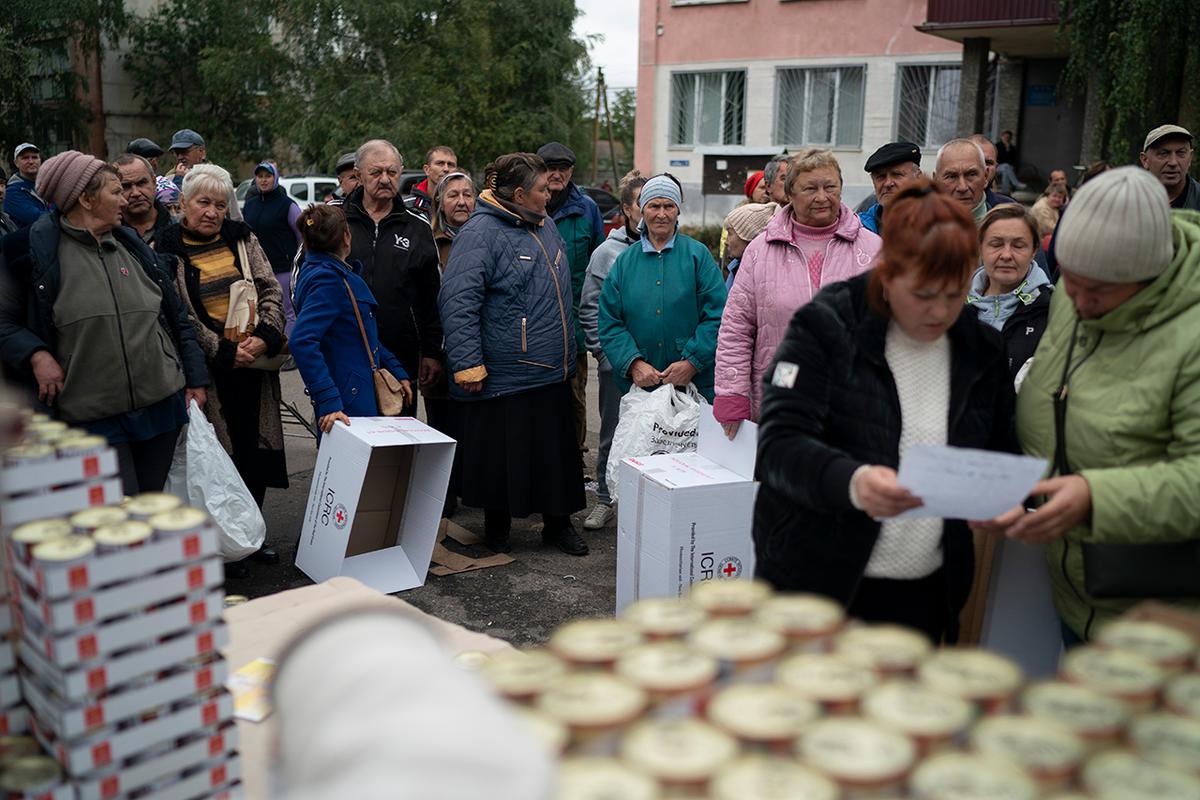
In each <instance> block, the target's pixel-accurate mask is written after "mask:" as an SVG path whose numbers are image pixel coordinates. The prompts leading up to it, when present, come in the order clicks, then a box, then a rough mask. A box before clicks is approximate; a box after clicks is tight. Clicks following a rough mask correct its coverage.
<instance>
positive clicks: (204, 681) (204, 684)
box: [196, 667, 212, 692]
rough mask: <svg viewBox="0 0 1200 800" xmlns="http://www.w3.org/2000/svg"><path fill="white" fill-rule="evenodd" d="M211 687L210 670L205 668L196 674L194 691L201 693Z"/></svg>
mask: <svg viewBox="0 0 1200 800" xmlns="http://www.w3.org/2000/svg"><path fill="white" fill-rule="evenodd" d="M210 686H212V668H211V667H205V668H204V669H202V670H200V671H199V672H197V673H196V691H198V692H199V691H203V690H205V689H207V688H209V687H210Z"/></svg>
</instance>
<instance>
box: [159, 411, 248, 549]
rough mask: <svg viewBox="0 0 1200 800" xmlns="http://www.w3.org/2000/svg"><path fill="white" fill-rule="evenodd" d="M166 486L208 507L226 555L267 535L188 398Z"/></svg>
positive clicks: (193, 503)
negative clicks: (186, 409) (185, 423)
mask: <svg viewBox="0 0 1200 800" xmlns="http://www.w3.org/2000/svg"><path fill="white" fill-rule="evenodd" d="M164 491H167V492H170V493H171V494H173V495H175V496H176V497H179V498H180V499H182V500H183V502H185V503H187V504H188V505H191V506H195V507H196V508H202V509H204V510H205V511H207V512H208V513H209V516H211V517H212V519H213V522H214V523H216V525H217V529H218V540H219V546H220V549H221V557H222V558H224V559H225V560H226V561H239V560H241V559H243V558H245V557H246V556H248V555H250V554H251V553H254V552H255V551H257V550H258V549H259V548H260V547H262V545H263V541H264V540H266V538H267V523H266V521H265V520H264V519H263V515H262V512H261V511H259V510H258V505H257V504H256V503H255V502H254V497H253V496H252V495H251V494H250V490H249V489H247V488H246V483H245V481H243V480H242V476H241V475H239V474H238V471H237V467H235V466H234V465H233V460H232V459H231V458H230V457H229V454H228V453H226V452H225V448H223V447H221V443H220V442H219V441H217V431H216V429H215V428H213V426H212V423H211V422H209V421H208V419H207V418H206V417H205V416H204V412H203V411H202V410H201V409H200V406H198V405H196V402H195V401H194V400H193V401H191V402H190V403H188V425H187V427H186V428H184V429H183V433H181V434H179V444H178V445H176V446H175V457H174V459H172V461H171V471H170V472H169V473H168V474H167V485H166V488H165V489H164Z"/></svg>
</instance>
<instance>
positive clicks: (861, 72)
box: [775, 67, 867, 147]
mask: <svg viewBox="0 0 1200 800" xmlns="http://www.w3.org/2000/svg"><path fill="white" fill-rule="evenodd" d="M866 72H867V70H866V68H865V67H819V68H806V69H790V68H789V69H781V70H779V72H778V75H777V80H776V83H777V86H778V89H777V91H776V93H775V97H776V105H775V144H778V145H823V146H826V147H834V146H841V147H858V146H860V145H861V144H862V130H863V101H864V95H865V94H866V92H865V85H866Z"/></svg>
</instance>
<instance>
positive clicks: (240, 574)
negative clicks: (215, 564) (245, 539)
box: [225, 559, 250, 580]
mask: <svg viewBox="0 0 1200 800" xmlns="http://www.w3.org/2000/svg"><path fill="white" fill-rule="evenodd" d="M249 576H250V567H249V565H248V564H246V560H245V559H242V560H241V561H231V562H229V563H228V564H226V565H225V579H226V580H228V579H229V578H246V577H249Z"/></svg>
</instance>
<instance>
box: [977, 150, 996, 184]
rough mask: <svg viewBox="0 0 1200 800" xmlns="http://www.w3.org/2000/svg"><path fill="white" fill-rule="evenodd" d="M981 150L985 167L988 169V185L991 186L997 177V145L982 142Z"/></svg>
mask: <svg viewBox="0 0 1200 800" xmlns="http://www.w3.org/2000/svg"><path fill="white" fill-rule="evenodd" d="M979 149H980V150H982V151H983V165H984V166H985V167H987V185H989V186H990V185H991V183H992V178H994V177H996V145H994V144H992V143H991V142H980V143H979Z"/></svg>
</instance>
